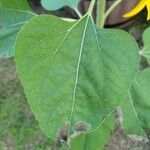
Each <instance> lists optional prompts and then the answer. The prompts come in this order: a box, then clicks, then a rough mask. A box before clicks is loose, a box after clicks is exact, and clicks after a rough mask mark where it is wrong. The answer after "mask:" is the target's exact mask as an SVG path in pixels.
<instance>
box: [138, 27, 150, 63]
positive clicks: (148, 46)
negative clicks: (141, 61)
mask: <svg viewBox="0 0 150 150" xmlns="http://www.w3.org/2000/svg"><path fill="white" fill-rule="evenodd" d="M143 42H144V47H143V49H142V50H141V51H140V54H141V55H142V56H144V57H145V58H146V59H147V61H148V63H149V64H150V28H147V29H146V30H145V31H144V33H143Z"/></svg>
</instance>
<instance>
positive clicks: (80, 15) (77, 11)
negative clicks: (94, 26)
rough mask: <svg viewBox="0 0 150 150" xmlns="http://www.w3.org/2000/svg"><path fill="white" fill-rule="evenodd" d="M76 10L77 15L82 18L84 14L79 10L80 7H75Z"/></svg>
mask: <svg viewBox="0 0 150 150" xmlns="http://www.w3.org/2000/svg"><path fill="white" fill-rule="evenodd" d="M74 10H75V12H76V13H77V15H78V16H79V18H82V14H81V13H80V11H79V10H78V8H74Z"/></svg>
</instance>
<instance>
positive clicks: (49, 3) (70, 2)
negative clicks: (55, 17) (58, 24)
mask: <svg viewBox="0 0 150 150" xmlns="http://www.w3.org/2000/svg"><path fill="white" fill-rule="evenodd" d="M79 1H80V0H41V4H42V6H43V7H44V8H45V9H47V10H57V9H60V8H62V7H64V6H70V7H72V8H77V4H78V2H79Z"/></svg>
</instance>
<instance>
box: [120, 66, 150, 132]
mask: <svg viewBox="0 0 150 150" xmlns="http://www.w3.org/2000/svg"><path fill="white" fill-rule="evenodd" d="M149 96H150V69H146V70H144V71H141V72H140V73H139V75H138V76H137V77H136V79H135V82H134V84H133V86H132V88H131V89H130V91H129V92H128V95H127V98H126V100H125V101H124V102H123V103H122V106H121V107H122V111H123V120H124V121H123V126H124V129H125V131H126V132H127V133H129V134H137V135H146V133H149V131H150V116H149V114H150V99H149Z"/></svg>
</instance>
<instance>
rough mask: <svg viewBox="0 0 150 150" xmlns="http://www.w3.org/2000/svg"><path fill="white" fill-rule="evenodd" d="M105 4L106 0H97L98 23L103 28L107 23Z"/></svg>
mask: <svg viewBox="0 0 150 150" xmlns="http://www.w3.org/2000/svg"><path fill="white" fill-rule="evenodd" d="M105 6H106V0H97V17H96V24H97V26H98V27H100V28H103V27H104V24H105Z"/></svg>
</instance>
